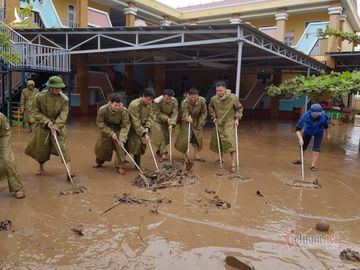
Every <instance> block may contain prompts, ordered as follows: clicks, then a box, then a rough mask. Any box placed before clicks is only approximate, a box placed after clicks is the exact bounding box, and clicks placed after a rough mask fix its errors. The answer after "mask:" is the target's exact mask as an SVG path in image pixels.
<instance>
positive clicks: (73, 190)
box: [57, 185, 87, 196]
mask: <svg viewBox="0 0 360 270" xmlns="http://www.w3.org/2000/svg"><path fill="white" fill-rule="evenodd" d="M86 190H87V188H86V187H85V186H75V185H74V186H73V187H72V188H69V189H65V190H62V191H59V192H58V194H57V195H58V196H61V195H73V194H80V193H84V192H85V191H86Z"/></svg>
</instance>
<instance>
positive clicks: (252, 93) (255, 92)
mask: <svg viewBox="0 0 360 270" xmlns="http://www.w3.org/2000/svg"><path fill="white" fill-rule="evenodd" d="M267 86H269V83H263V82H260V81H256V82H255V84H254V85H253V87H251V89H250V90H249V92H248V93H247V95H246V97H245V98H240V102H241V105H242V106H243V107H244V108H245V109H255V107H256V105H257V104H258V103H259V102H260V100H261V99H262V97H263V96H264V95H265V94H266V91H265V89H266V87H267Z"/></svg>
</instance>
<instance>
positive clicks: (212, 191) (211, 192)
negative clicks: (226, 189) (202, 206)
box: [205, 188, 216, 194]
mask: <svg viewBox="0 0 360 270" xmlns="http://www.w3.org/2000/svg"><path fill="white" fill-rule="evenodd" d="M205 192H206V193H208V194H215V193H216V192H215V191H214V190H212V189H208V188H205Z"/></svg>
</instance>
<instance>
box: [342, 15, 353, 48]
mask: <svg viewBox="0 0 360 270" xmlns="http://www.w3.org/2000/svg"><path fill="white" fill-rule="evenodd" d="M343 31H344V32H351V33H353V32H354V30H353V28H352V27H351V25H350V23H349V21H348V20H346V21H345V22H344V24H343ZM352 49H353V44H352V43H349V42H348V41H346V40H345V41H343V42H342V44H341V51H343V52H348V51H352Z"/></svg>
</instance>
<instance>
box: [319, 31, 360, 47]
mask: <svg viewBox="0 0 360 270" xmlns="http://www.w3.org/2000/svg"><path fill="white" fill-rule="evenodd" d="M328 36H335V37H338V38H340V39H341V40H342V41H344V40H347V41H349V43H353V44H354V47H356V46H357V45H359V44H360V36H358V35H357V34H356V33H351V32H343V31H340V30H335V29H332V28H327V29H326V30H325V31H322V30H321V29H320V30H319V32H318V37H320V38H327V37H328Z"/></svg>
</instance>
